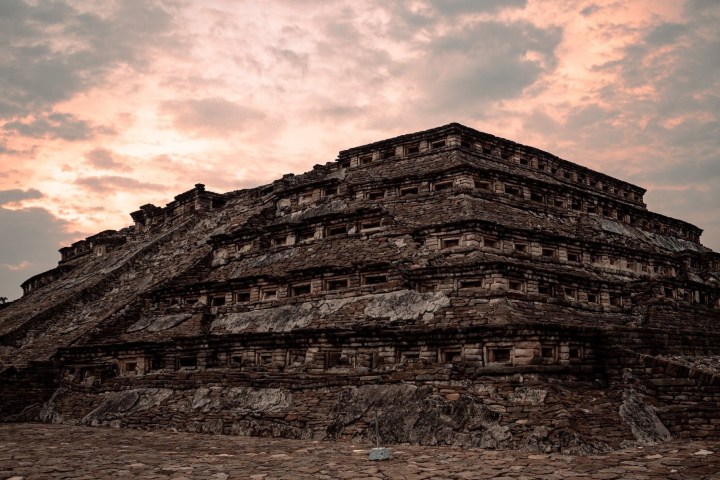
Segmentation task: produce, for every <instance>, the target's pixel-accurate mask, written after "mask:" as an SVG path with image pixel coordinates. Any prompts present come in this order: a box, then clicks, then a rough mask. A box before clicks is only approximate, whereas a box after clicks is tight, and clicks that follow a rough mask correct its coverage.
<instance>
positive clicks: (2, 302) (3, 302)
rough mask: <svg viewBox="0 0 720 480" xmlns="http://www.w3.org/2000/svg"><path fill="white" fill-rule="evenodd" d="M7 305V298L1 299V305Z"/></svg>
mask: <svg viewBox="0 0 720 480" xmlns="http://www.w3.org/2000/svg"><path fill="white" fill-rule="evenodd" d="M5 303H7V297H0V305H5Z"/></svg>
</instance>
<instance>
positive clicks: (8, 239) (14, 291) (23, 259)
mask: <svg viewBox="0 0 720 480" xmlns="http://www.w3.org/2000/svg"><path fill="white" fill-rule="evenodd" d="M0 225H2V226H3V227H2V228H1V229H0V296H3V297H8V298H10V299H13V298H17V297H19V296H20V295H21V294H22V290H21V289H20V284H21V283H23V282H24V281H25V280H27V279H28V278H30V277H31V276H33V275H36V274H38V273H41V272H44V271H47V270H50V269H51V268H54V267H55V266H56V265H57V262H58V260H60V255H59V254H58V249H59V248H60V247H61V246H63V245H66V244H69V243H70V242H71V241H72V240H73V239H74V238H76V237H77V233H69V232H68V231H67V229H68V227H70V224H69V223H68V222H66V221H64V220H61V219H59V218H58V217H55V216H54V215H53V214H52V213H50V212H48V211H47V210H45V209H42V208H26V209H20V210H8V209H5V208H2V207H0Z"/></svg>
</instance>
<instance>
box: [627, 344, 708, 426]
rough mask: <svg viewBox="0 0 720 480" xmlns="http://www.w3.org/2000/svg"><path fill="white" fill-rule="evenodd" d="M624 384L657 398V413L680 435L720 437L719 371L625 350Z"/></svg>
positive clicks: (655, 399)
mask: <svg viewBox="0 0 720 480" xmlns="http://www.w3.org/2000/svg"><path fill="white" fill-rule="evenodd" d="M624 357H625V358H624V359H623V366H624V370H623V380H624V383H625V385H627V386H628V387H630V388H633V389H635V390H637V391H638V392H641V393H642V394H644V395H645V396H646V397H648V398H652V399H653V400H654V401H655V402H657V405H658V406H657V408H656V412H657V416H658V417H659V418H660V420H661V421H662V423H663V424H664V425H665V426H666V427H667V429H668V430H669V431H670V433H671V434H672V435H673V436H675V437H678V438H709V439H718V438H720V419H718V409H720V375H718V374H717V372H712V371H708V370H701V369H693V368H691V367H688V366H685V365H682V364H680V363H677V362H674V361H672V360H669V359H665V358H660V357H654V356H650V355H635V354H634V353H633V352H624Z"/></svg>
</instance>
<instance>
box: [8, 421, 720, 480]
mask: <svg viewBox="0 0 720 480" xmlns="http://www.w3.org/2000/svg"><path fill="white" fill-rule="evenodd" d="M369 450H370V446H369V445H351V444H347V443H326V442H313V441H299V440H278V439H265V438H248V437H229V436H211V435H201V434H191V433H172V432H161V431H154V432H147V431H138V430H113V429H101V428H84V427H68V426H60V425H39V424H0V479H15V480H19V479H21V478H22V479H53V478H72V479H88V480H89V479H98V478H100V479H102V478H113V479H123V478H128V479H145V478H147V479H157V478H170V479H175V480H180V479H213V480H225V479H235V478H238V479H267V480H269V479H274V478H286V479H291V478H292V479H296V478H314V479H315V478H317V479H323V478H325V479H328V478H341V479H355V478H357V479H360V478H362V479H373V478H375V479H385V478H391V479H446V478H453V479H475V478H495V479H534V478H542V479H545V480H554V479H568V478H596V479H606V480H609V479H645V478H653V479H720V443H718V442H715V443H700V442H682V441H674V442H670V443H666V444H662V445H656V446H653V447H645V448H630V449H627V450H622V451H617V452H612V453H609V454H605V455H597V456H588V457H571V456H567V455H557V454H552V455H541V454H532V453H528V452H521V451H502V452H495V451H484V450H479V449H461V448H446V447H414V446H401V445H400V446H394V447H391V451H392V458H391V459H390V460H388V461H384V462H370V461H369V460H368V459H367V456H368V452H369Z"/></svg>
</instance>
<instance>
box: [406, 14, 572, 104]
mask: <svg viewBox="0 0 720 480" xmlns="http://www.w3.org/2000/svg"><path fill="white" fill-rule="evenodd" d="M561 38H562V35H561V31H560V30H558V29H554V28H548V29H540V28H537V27H535V26H533V25H531V24H528V23H524V22H515V23H499V22H491V21H483V22H475V23H471V24H469V25H467V26H465V27H463V28H461V29H458V30H454V31H451V32H448V33H447V34H445V35H443V36H441V37H438V38H436V39H435V40H433V41H432V42H431V43H430V44H429V45H428V46H427V50H426V52H427V54H426V55H423V56H421V57H420V58H418V59H417V61H415V62H414V64H413V65H412V66H411V68H412V69H413V75H411V77H415V78H418V79H419V86H420V88H422V89H423V90H424V92H425V97H426V98H425V99H423V100H424V101H423V104H424V105H426V106H427V107H428V108H429V109H430V110H431V111H440V110H442V111H446V112H448V111H449V112H455V113H456V114H458V113H463V114H466V113H473V114H475V115H476V116H477V117H482V112H481V111H480V110H479V107H481V106H483V105H486V104H488V103H493V102H499V101H501V100H503V99H510V98H515V97H517V96H519V95H520V94H521V93H522V92H523V89H524V88H526V87H528V86H530V85H532V84H533V83H534V82H535V81H536V80H538V79H539V78H540V76H541V75H542V74H545V73H549V72H551V71H552V69H553V68H554V67H555V64H556V58H555V49H556V47H557V46H558V44H559V42H560V40H561Z"/></svg>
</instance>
